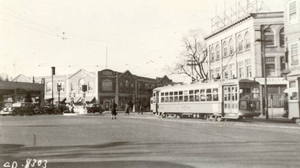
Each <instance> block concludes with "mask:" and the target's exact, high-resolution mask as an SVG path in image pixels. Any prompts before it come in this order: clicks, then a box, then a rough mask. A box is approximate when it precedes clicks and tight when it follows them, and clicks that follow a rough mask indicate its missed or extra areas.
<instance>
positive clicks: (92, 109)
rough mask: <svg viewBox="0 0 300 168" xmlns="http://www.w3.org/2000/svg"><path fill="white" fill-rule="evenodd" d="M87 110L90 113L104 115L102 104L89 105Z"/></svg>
mask: <svg viewBox="0 0 300 168" xmlns="http://www.w3.org/2000/svg"><path fill="white" fill-rule="evenodd" d="M86 110H87V112H88V113H95V112H99V113H100V114H102V112H103V108H102V106H101V105H100V104H88V105H87V106H86Z"/></svg>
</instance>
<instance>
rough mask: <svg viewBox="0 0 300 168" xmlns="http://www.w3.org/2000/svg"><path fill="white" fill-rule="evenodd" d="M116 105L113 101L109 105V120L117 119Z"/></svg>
mask: <svg viewBox="0 0 300 168" xmlns="http://www.w3.org/2000/svg"><path fill="white" fill-rule="evenodd" d="M117 106H118V105H117V104H116V102H115V100H113V101H112V105H111V119H112V120H113V119H114V118H115V119H117V109H116V108H117Z"/></svg>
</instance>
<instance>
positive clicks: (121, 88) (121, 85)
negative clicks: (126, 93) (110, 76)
mask: <svg viewBox="0 0 300 168" xmlns="http://www.w3.org/2000/svg"><path fill="white" fill-rule="evenodd" d="M120 91H123V83H122V82H121V83H120Z"/></svg>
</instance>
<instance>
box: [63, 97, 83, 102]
mask: <svg viewBox="0 0 300 168" xmlns="http://www.w3.org/2000/svg"><path fill="white" fill-rule="evenodd" d="M80 99H81V97H69V98H68V99H67V100H66V101H65V102H66V103H71V102H72V101H73V102H74V103H77V102H78V101H79V100H80Z"/></svg>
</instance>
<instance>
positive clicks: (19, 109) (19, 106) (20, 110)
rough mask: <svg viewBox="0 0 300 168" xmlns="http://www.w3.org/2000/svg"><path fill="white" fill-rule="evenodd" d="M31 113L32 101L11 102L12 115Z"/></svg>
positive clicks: (32, 112) (32, 110)
mask: <svg viewBox="0 0 300 168" xmlns="http://www.w3.org/2000/svg"><path fill="white" fill-rule="evenodd" d="M17 114H20V115H25V114H29V115H33V114H34V104H32V103H27V102H25V103H14V104H13V110H12V115H13V116H14V115H17Z"/></svg>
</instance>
